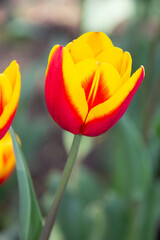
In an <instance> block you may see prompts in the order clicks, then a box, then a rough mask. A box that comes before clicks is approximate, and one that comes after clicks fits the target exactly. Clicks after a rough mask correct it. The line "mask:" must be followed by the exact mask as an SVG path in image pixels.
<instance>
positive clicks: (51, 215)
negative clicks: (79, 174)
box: [40, 135, 81, 240]
mask: <svg viewBox="0 0 160 240" xmlns="http://www.w3.org/2000/svg"><path fill="white" fill-rule="evenodd" d="M80 141H81V135H75V136H74V139H73V143H72V147H71V150H70V153H69V156H68V159H67V162H66V165H65V168H64V171H63V174H62V178H61V181H60V183H59V186H58V188H57V191H56V193H55V196H54V201H53V203H52V206H51V208H50V210H49V212H48V215H47V218H46V221H45V225H44V227H43V229H42V233H41V237H40V240H48V239H49V236H50V233H51V230H52V228H53V226H54V223H55V220H56V216H57V212H58V209H59V206H60V203H61V200H62V197H63V194H64V191H65V189H66V185H67V183H68V180H69V177H70V175H71V172H72V169H73V166H74V163H75V160H76V156H77V153H78V149H79V145H80Z"/></svg>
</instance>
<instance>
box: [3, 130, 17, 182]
mask: <svg viewBox="0 0 160 240" xmlns="http://www.w3.org/2000/svg"><path fill="white" fill-rule="evenodd" d="M14 168H15V156H14V150H13V144H12V139H11V136H10V133H9V132H7V133H6V135H5V136H4V137H3V138H2V139H1V140H0V184H2V183H4V182H5V181H6V180H7V178H8V177H9V176H10V175H11V173H12V172H13V170H14Z"/></svg>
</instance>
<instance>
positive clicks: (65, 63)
mask: <svg viewBox="0 0 160 240" xmlns="http://www.w3.org/2000/svg"><path fill="white" fill-rule="evenodd" d="M131 68H132V58H131V55H130V54H129V53H128V52H123V50H122V49H120V48H118V47H114V46H113V44H112V42H111V40H110V39H109V38H108V37H107V36H106V35H105V34H104V33H102V32H89V33H85V34H83V35H82V36H80V37H79V38H78V39H76V40H74V41H73V42H71V43H69V44H67V45H66V47H63V46H60V45H56V46H54V47H53V48H52V50H51V52H50V55H49V60H48V67H47V71H46V79H45V99H46V104H47V108H48V111H49V113H50V115H51V117H52V118H53V119H54V120H55V121H56V122H57V124H59V125H60V126H61V127H62V128H63V129H65V130H67V131H69V132H72V133H74V134H81V135H86V136H97V135H100V134H102V133H105V132H106V131H107V130H109V129H110V128H111V127H112V126H113V125H115V124H116V123H117V121H118V120H119V119H120V118H121V117H122V116H123V114H124V113H125V111H126V110H127V108H128V105H129V103H130V102H131V100H132V97H133V95H134V94H135V92H136V91H137V89H138V88H139V86H140V84H141V82H142V80H143V78H144V68H143V66H141V67H140V68H139V69H138V70H137V71H136V72H135V73H134V74H133V75H131Z"/></svg>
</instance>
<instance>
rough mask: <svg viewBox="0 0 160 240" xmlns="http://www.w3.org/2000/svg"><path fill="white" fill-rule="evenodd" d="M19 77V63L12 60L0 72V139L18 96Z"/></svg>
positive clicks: (9, 123)
mask: <svg viewBox="0 0 160 240" xmlns="http://www.w3.org/2000/svg"><path fill="white" fill-rule="evenodd" d="M20 89H21V77H20V72H19V65H18V63H17V62H16V61H12V62H11V64H10V65H9V66H8V67H7V68H6V70H5V71H4V72H3V73H1V74H0V139H1V138H2V137H3V136H4V135H5V134H6V132H7V131H8V130H9V128H10V126H11V124H12V121H13V118H14V115H15V112H16V109H17V105H18V101H19V97H20Z"/></svg>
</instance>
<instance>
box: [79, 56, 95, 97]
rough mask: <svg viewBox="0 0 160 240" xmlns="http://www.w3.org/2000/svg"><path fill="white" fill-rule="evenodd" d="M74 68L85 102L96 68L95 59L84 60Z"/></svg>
mask: <svg viewBox="0 0 160 240" xmlns="http://www.w3.org/2000/svg"><path fill="white" fill-rule="evenodd" d="M75 67H76V71H77V75H78V76H79V79H80V80H79V81H80V82H81V85H82V88H83V89H84V92H85V95H86V100H87V99H88V97H89V93H90V90H91V87H92V83H93V79H94V76H95V72H96V70H97V68H98V65H97V62H96V60H95V59H86V60H84V61H81V62H78V63H77V64H76V65H75Z"/></svg>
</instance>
